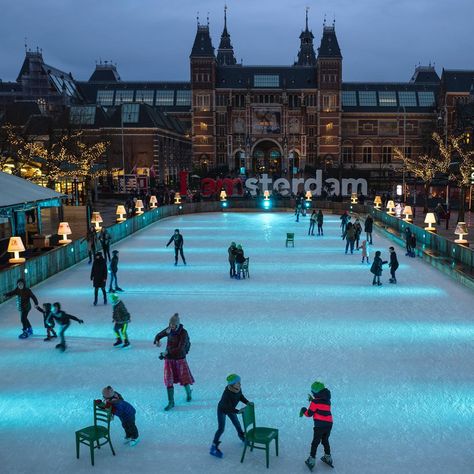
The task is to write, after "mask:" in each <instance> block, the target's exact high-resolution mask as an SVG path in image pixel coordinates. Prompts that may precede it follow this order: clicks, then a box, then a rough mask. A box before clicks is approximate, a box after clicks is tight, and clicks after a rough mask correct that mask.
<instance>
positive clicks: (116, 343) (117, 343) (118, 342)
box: [114, 337, 122, 347]
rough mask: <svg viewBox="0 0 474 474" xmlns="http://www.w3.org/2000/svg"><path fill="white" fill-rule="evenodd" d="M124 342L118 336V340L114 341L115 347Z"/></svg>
mask: <svg viewBox="0 0 474 474" xmlns="http://www.w3.org/2000/svg"><path fill="white" fill-rule="evenodd" d="M121 344H122V339H121V338H120V337H117V340H116V341H115V342H114V347H117V346H120V345H121Z"/></svg>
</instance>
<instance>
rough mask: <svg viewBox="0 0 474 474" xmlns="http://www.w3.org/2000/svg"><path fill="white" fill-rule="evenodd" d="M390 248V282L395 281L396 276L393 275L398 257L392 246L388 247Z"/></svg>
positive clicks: (396, 267)
mask: <svg viewBox="0 0 474 474" xmlns="http://www.w3.org/2000/svg"><path fill="white" fill-rule="evenodd" d="M389 250H390V263H389V264H388V266H389V267H390V276H391V278H390V280H389V281H390V283H397V277H396V276H395V272H396V271H397V269H398V258H397V254H396V252H395V249H394V248H393V247H389Z"/></svg>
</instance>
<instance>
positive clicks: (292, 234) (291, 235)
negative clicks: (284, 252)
mask: <svg viewBox="0 0 474 474" xmlns="http://www.w3.org/2000/svg"><path fill="white" fill-rule="evenodd" d="M286 238H287V240H294V239H295V234H294V233H293V232H287V233H286Z"/></svg>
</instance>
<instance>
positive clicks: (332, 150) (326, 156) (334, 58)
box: [317, 23, 342, 169]
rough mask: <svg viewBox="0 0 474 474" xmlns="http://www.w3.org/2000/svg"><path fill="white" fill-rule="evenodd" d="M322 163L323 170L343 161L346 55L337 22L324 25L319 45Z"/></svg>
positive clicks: (320, 154) (320, 153) (320, 157)
mask: <svg viewBox="0 0 474 474" xmlns="http://www.w3.org/2000/svg"><path fill="white" fill-rule="evenodd" d="M317 76H318V162H319V165H320V166H322V167H323V169H327V168H331V167H335V166H338V165H339V163H340V160H341V112H342V104H341V84H342V55H341V50H340V48H339V43H338V41H337V37H336V28H335V23H333V25H332V26H327V25H326V24H324V27H323V36H322V38H321V45H320V47H319V48H318V59H317Z"/></svg>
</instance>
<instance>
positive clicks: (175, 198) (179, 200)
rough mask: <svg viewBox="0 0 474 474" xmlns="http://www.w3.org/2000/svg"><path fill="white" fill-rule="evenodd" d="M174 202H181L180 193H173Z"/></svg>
mask: <svg viewBox="0 0 474 474" xmlns="http://www.w3.org/2000/svg"><path fill="white" fill-rule="evenodd" d="M174 203H175V204H181V194H179V193H176V194H175V195H174Z"/></svg>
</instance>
